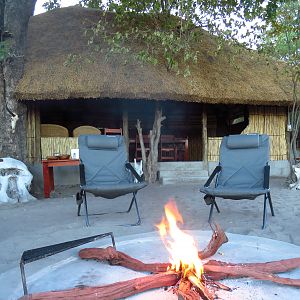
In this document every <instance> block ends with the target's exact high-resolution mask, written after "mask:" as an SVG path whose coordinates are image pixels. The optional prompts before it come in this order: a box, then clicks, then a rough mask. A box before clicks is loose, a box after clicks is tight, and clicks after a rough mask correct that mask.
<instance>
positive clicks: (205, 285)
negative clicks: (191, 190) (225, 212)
mask: <svg viewBox="0 0 300 300" xmlns="http://www.w3.org/2000/svg"><path fill="white" fill-rule="evenodd" d="M180 224H181V225H182V224H183V218H182V216H181V214H180V213H179V211H178V209H177V207H176V204H175V202H174V201H170V202H169V203H168V204H167V205H166V206H165V216H164V217H163V219H162V221H161V223H160V224H159V225H157V228H158V229H159V233H160V236H161V239H162V241H163V243H164V245H165V247H166V248H167V250H168V252H169V262H168V263H144V262H142V261H140V260H137V259H135V258H133V257H130V256H128V255H127V254H125V253H123V252H120V251H117V250H116V249H115V248H113V247H107V248H86V249H82V250H80V252H79V256H80V258H82V259H94V260H97V261H100V262H103V261H107V262H108V263H109V264H110V265H112V266H116V265H117V266H122V267H125V268H129V269H132V270H134V271H139V272H148V273H151V274H150V275H146V276H144V277H140V278H135V279H131V280H126V281H121V282H116V283H113V284H109V285H104V286H94V287H89V286H80V287H76V288H72V289H69V290H63V291H50V292H41V293H36V294H31V295H28V296H24V297H23V298H22V299H122V298H125V297H129V296H132V295H135V294H138V293H141V292H144V291H147V290H151V289H155V288H161V287H168V288H169V289H168V290H169V292H170V293H175V294H176V295H177V296H178V299H180V300H213V299H216V292H217V291H218V290H220V289H222V290H226V291H228V292H230V291H231V288H230V287H228V286H226V285H224V284H222V283H220V282H219V280H222V279H228V278H240V277H250V278H253V279H258V280H268V281H272V282H274V283H277V284H283V285H289V286H294V287H298V288H300V279H291V278H283V277H278V276H277V275H274V273H282V272H286V271H288V270H291V269H295V268H299V267H300V258H291V259H284V260H280V261H272V262H265V263H246V264H233V263H225V262H222V261H215V260H208V261H207V259H208V258H209V257H211V256H213V255H214V254H215V253H217V251H218V250H219V248H220V247H221V246H222V245H223V244H224V243H226V242H228V238H227V236H226V234H225V232H224V231H223V230H222V229H221V227H220V226H219V225H215V226H214V228H213V234H212V237H211V240H210V242H209V244H208V245H207V247H206V248H205V249H204V250H202V251H198V249H197V246H196V242H195V240H194V239H193V237H192V236H191V235H189V234H187V233H186V232H184V231H183V230H181V229H180V226H181V225H180ZM99 267H101V266H100V265H99Z"/></svg>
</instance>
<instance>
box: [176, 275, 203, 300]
mask: <svg viewBox="0 0 300 300" xmlns="http://www.w3.org/2000/svg"><path fill="white" fill-rule="evenodd" d="M191 288H192V284H191V283H190V281H188V280H187V279H181V280H180V283H179V287H178V300H201V299H200V295H199V294H198V293H197V292H196V291H193V290H191Z"/></svg>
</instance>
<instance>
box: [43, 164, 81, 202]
mask: <svg viewBox="0 0 300 300" xmlns="http://www.w3.org/2000/svg"><path fill="white" fill-rule="evenodd" d="M79 163H80V161H79V159H56V160H48V159H47V160H42V164H43V178H44V196H45V198H50V192H51V191H54V174H53V167H66V166H78V165H79Z"/></svg>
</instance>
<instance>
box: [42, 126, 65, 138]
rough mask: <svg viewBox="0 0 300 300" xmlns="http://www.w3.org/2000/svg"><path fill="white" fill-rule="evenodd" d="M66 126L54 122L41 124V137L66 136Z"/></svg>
mask: <svg viewBox="0 0 300 300" xmlns="http://www.w3.org/2000/svg"><path fill="white" fill-rule="evenodd" d="M68 136H69V131H68V129H67V128H66V127H63V126H61V125H56V124H41V137H68Z"/></svg>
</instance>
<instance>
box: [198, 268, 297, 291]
mask: <svg viewBox="0 0 300 300" xmlns="http://www.w3.org/2000/svg"><path fill="white" fill-rule="evenodd" d="M204 269H205V271H206V272H207V273H208V274H211V272H213V273H215V276H211V277H212V278H213V279H224V278H239V277H251V278H254V279H259V280H267V281H272V282H275V283H280V284H284V285H289V286H295V287H300V279H290V278H283V277H278V276H277V275H274V274H272V273H269V272H262V271H259V270H256V269H255V268H248V267H245V266H217V265H205V266H204ZM220 274H223V275H224V274H226V275H225V277H223V278H222V277H221V278H220Z"/></svg>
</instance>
